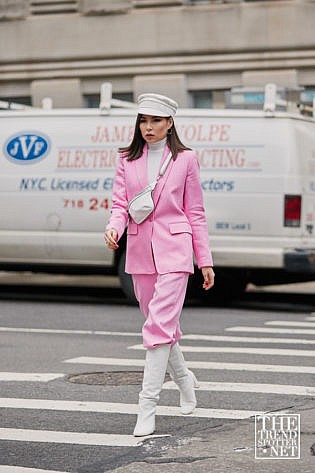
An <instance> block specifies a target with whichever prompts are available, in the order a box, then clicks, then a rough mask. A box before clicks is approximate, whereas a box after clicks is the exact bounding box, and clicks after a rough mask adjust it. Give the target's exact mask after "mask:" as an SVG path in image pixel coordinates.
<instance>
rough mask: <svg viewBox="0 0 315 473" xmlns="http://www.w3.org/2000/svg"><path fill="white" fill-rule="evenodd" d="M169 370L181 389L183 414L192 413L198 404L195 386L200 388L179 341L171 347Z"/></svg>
mask: <svg viewBox="0 0 315 473" xmlns="http://www.w3.org/2000/svg"><path fill="white" fill-rule="evenodd" d="M168 366H169V372H170V374H171V377H172V378H173V380H174V382H175V383H176V384H177V386H178V388H179V391H180V401H179V403H180V407H181V413H182V414H191V413H192V412H193V410H194V409H195V407H196V405H197V400H196V395H195V391H194V389H195V388H199V385H198V382H197V379H196V377H195V375H194V373H193V372H192V371H190V370H189V369H188V368H187V366H186V362H185V359H184V357H183V354H182V352H181V349H180V348H179V345H178V343H175V345H174V346H173V347H172V348H171V351H170V356H169V360H168Z"/></svg>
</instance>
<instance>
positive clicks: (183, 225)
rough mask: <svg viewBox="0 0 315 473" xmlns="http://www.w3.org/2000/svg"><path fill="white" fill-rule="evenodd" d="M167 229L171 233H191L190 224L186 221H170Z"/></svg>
mask: <svg viewBox="0 0 315 473" xmlns="http://www.w3.org/2000/svg"><path fill="white" fill-rule="evenodd" d="M169 229H170V233H171V234H172V235H174V234H175V233H192V229H191V226H190V225H189V223H188V222H178V223H170V225H169Z"/></svg>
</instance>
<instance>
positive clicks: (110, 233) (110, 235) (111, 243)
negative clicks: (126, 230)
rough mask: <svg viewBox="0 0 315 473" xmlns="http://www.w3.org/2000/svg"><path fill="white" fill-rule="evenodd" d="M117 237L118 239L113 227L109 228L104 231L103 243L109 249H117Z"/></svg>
mask: <svg viewBox="0 0 315 473" xmlns="http://www.w3.org/2000/svg"><path fill="white" fill-rule="evenodd" d="M117 239H118V233H117V231H116V230H115V229H114V228H110V229H109V230H107V231H106V232H105V235H104V240H105V245H106V246H108V248H109V249H110V250H117V248H118V245H117Z"/></svg>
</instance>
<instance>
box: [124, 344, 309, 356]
mask: <svg viewBox="0 0 315 473" xmlns="http://www.w3.org/2000/svg"><path fill="white" fill-rule="evenodd" d="M128 349H129V350H144V349H145V348H144V347H143V345H132V346H130V347H128ZM181 350H182V352H189V353H240V354H242V353H246V354H250V355H271V356H275V355H277V356H311V357H314V356H315V350H291V349H283V348H246V347H202V346H201V347H194V346H186V345H181Z"/></svg>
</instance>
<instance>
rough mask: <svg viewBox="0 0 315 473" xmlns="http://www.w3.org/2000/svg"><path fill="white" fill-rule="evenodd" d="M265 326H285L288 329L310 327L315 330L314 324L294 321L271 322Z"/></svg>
mask: <svg viewBox="0 0 315 473" xmlns="http://www.w3.org/2000/svg"><path fill="white" fill-rule="evenodd" d="M265 325H283V326H286V327H309V328H315V323H314V322H296V321H292V320H269V321H268V322H265Z"/></svg>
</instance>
